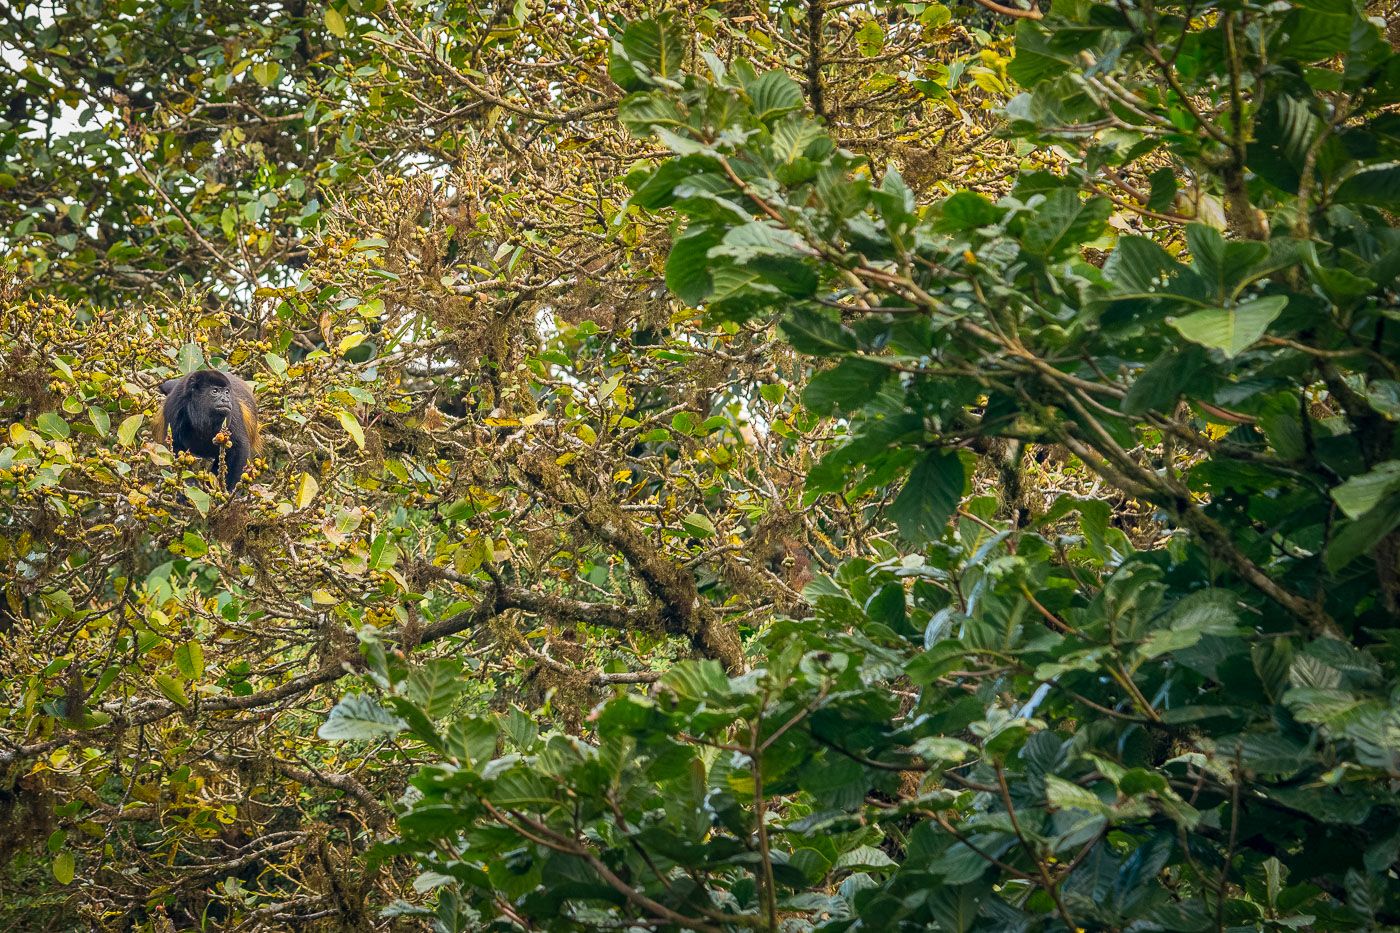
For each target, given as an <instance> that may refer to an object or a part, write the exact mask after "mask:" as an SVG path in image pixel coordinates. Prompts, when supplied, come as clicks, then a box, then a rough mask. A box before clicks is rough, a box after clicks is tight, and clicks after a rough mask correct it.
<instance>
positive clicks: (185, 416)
mask: <svg viewBox="0 0 1400 933" xmlns="http://www.w3.org/2000/svg"><path fill="white" fill-rule="evenodd" d="M160 391H161V393H162V394H164V395H165V404H164V405H162V406H161V409H160V411H159V412H157V413H156V418H155V428H154V430H155V436H156V440H157V441H161V442H164V441H165V432H166V428H167V427H168V428H169V429H170V436H171V441H170V449H171V450H173V451H174V452H175V453H179V452H181V451H182V450H188V451H189V452H190V453H192V454H194V455H195V456H196V457H203V458H204V459H205V460H209V461H212V462H213V464H214V470H215V472H216V473H217V472H218V471H219V469H220V464H219V457H220V455H222V456H223V458H224V462H223V469H224V470H225V482H226V483H227V484H228V491H229V492H233V488H234V487H235V486H237V485H238V481H239V479H241V478H242V477H243V469H244V467H246V466H247V465H248V460H249V459H250V458H251V457H252V456H254V455H256V454H261V453H262V436H261V434H260V433H259V431H258V403H257V401H256V400H255V399H254V398H253V390H252V388H251V387H250V386H249V385H248V383H246V382H244V381H243V380H242V379H239V378H238V377H237V376H235V375H233V374H232V373H224V372H219V371H218V370H214V369H202V370H199V371H198V372H193V373H190V374H189V375H187V376H181V377H180V378H179V379H169V380H166V381H165V382H163V383H161V386H160Z"/></svg>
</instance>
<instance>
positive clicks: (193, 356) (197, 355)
mask: <svg viewBox="0 0 1400 933" xmlns="http://www.w3.org/2000/svg"><path fill="white" fill-rule="evenodd" d="M175 361H176V364H177V365H178V366H179V367H180V372H181V373H182V374H184V375H186V376H188V375H189V374H190V373H192V372H194V371H195V370H197V369H200V368H201V367H203V366H204V348H203V347H201V346H200V345H199V344H197V343H195V342H194V341H193V340H191V341H190V342H189V343H187V344H185V345H184V346H183V347H181V348H180V353H179V355H178V356H177V357H176V358H175Z"/></svg>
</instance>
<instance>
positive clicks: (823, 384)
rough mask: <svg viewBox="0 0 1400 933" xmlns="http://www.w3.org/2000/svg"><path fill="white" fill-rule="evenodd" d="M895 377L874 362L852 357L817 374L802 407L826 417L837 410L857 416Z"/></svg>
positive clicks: (808, 388)
mask: <svg viewBox="0 0 1400 933" xmlns="http://www.w3.org/2000/svg"><path fill="white" fill-rule="evenodd" d="M894 375H895V373H894V370H892V369H890V368H889V367H888V366H883V365H881V364H880V363H878V362H876V361H874V360H871V359H867V358H865V357H850V358H849V359H845V360H842V361H841V362H840V364H839V365H837V366H836V367H835V368H833V369H826V370H822V371H821V372H819V373H817V375H816V376H814V377H813V378H812V381H811V382H809V383H807V388H805V389H804V390H803V391H802V404H803V405H805V406H807V407H808V408H810V409H812V411H814V412H816V413H817V414H819V415H823V416H830V415H831V414H832V413H833V412H834V411H835V410H837V409H841V410H842V411H844V412H846V413H850V412H854V411H857V410H859V409H860V408H861V407H862V406H863V405H865V404H866V403H867V402H869V401H870V400H871V399H873V398H875V397H876V396H877V395H878V394H879V391H880V387H881V386H883V385H884V384H885V383H886V382H888V381H889V380H890V379H892V378H893V377H894Z"/></svg>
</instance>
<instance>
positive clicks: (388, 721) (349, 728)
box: [316, 693, 406, 742]
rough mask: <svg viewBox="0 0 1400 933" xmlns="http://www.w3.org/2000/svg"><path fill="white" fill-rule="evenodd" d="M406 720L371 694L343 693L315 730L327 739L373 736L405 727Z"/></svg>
mask: <svg viewBox="0 0 1400 933" xmlns="http://www.w3.org/2000/svg"><path fill="white" fill-rule="evenodd" d="M405 726H406V724H405V723H404V721H403V720H402V719H400V718H399V717H398V716H395V715H394V714H393V713H391V712H389V711H388V710H386V709H385V708H384V707H382V706H380V705H379V703H377V702H376V701H375V699H374V698H373V697H371V696H368V695H366V694H363V693H352V694H350V695H349V696H346V697H344V698H343V699H342V700H341V701H340V702H339V703H337V704H336V705H335V708H334V709H332V710H331V714H330V716H329V717H327V718H326V721H325V722H324V723H322V724H321V728H319V729H317V730H316V734H317V735H318V736H320V737H321V738H323V739H325V740H326V741H328V742H343V741H347V740H353V739H374V738H378V737H379V736H381V735H391V734H393V733H397V732H400V731H402V730H403V729H404V728H405Z"/></svg>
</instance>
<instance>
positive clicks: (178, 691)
mask: <svg viewBox="0 0 1400 933" xmlns="http://www.w3.org/2000/svg"><path fill="white" fill-rule="evenodd" d="M155 683H156V689H157V690H159V691H160V692H161V694H162V695H163V696H164V697H165V698H166V699H167V700H169V701H170V702H171V703H175V704H177V705H179V706H189V705H190V698H189V697H187V696H185V688H184V687H183V686H182V685H181V684H180V682H179V681H178V680H176V679H175V678H174V677H171V676H170V675H169V674H157V675H156V676H155Z"/></svg>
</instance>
